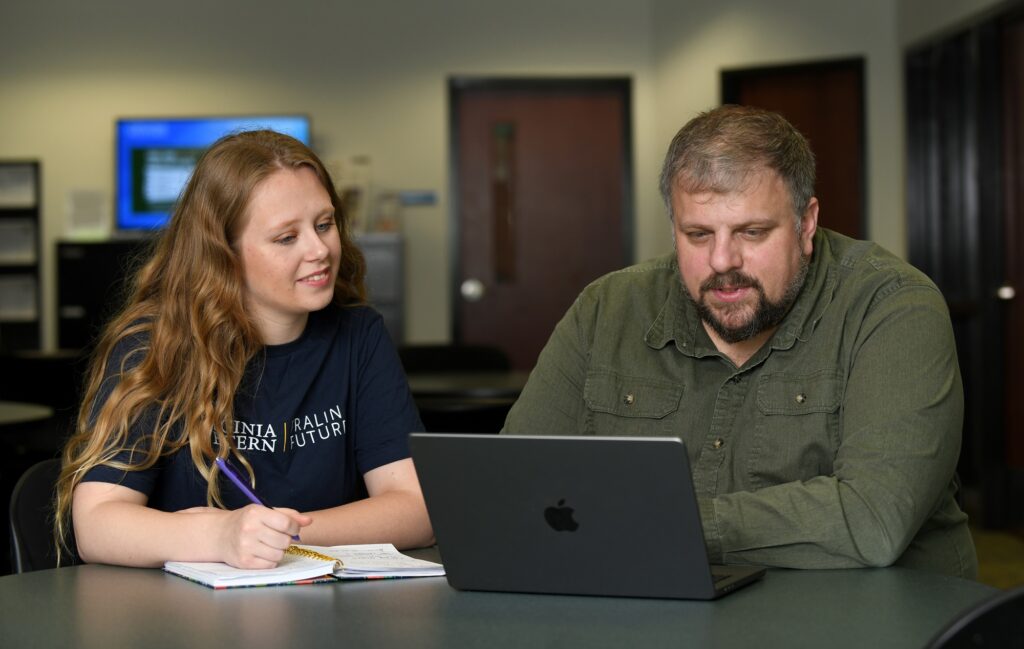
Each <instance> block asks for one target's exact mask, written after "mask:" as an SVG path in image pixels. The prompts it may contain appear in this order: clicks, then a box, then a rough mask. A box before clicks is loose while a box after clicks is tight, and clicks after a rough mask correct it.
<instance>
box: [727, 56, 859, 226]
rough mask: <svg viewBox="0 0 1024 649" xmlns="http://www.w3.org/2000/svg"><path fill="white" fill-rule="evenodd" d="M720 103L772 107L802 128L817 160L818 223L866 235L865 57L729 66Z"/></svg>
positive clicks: (769, 108) (770, 108) (771, 108)
mask: <svg viewBox="0 0 1024 649" xmlns="http://www.w3.org/2000/svg"><path fill="white" fill-rule="evenodd" d="M722 102H723V103H727V104H744V105H748V106H758V107H760V108H767V109H768V110H773V111H775V112H777V113H779V114H781V115H782V116H783V117H785V118H786V119H787V120H789V121H790V123H792V124H793V126H795V127H796V128H798V129H799V130H800V132H801V133H803V134H804V136H805V137H807V139H808V140H810V143H811V148H812V149H813V150H814V155H815V157H816V158H817V161H818V180H817V183H816V186H815V195H816V196H817V197H818V200H819V201H820V202H821V215H820V217H819V220H818V222H819V223H820V224H821V225H823V226H824V227H827V228H829V229H831V230H835V231H836V232H840V233H842V234H845V235H847V236H851V237H854V238H857V239H863V238H866V236H867V228H866V226H865V219H864V202H865V199H864V196H865V193H864V186H865V184H864V177H865V176H864V61H863V59H847V60H842V61H825V62H814V63H807V64H799V65H787V66H781V67H762V68H746V69H741V70H726V71H723V72H722Z"/></svg>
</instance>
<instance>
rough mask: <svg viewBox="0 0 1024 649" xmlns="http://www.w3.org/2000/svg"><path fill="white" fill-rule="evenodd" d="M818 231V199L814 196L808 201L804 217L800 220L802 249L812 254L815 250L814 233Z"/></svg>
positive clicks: (807, 253)
mask: <svg viewBox="0 0 1024 649" xmlns="http://www.w3.org/2000/svg"><path fill="white" fill-rule="evenodd" d="M817 231H818V199H817V198H816V197H814V196H812V197H811V200H809V201H807V208H806V209H805V210H804V219H803V221H801V222H800V233H799V235H800V250H801V251H803V253H804V255H807V256H810V254H811V253H812V252H814V233H815V232H817Z"/></svg>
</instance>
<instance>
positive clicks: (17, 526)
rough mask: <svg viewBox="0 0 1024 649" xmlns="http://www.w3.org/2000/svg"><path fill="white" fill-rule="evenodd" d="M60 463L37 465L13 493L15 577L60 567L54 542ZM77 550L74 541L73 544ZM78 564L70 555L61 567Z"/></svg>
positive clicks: (22, 478)
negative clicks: (33, 571) (55, 507)
mask: <svg viewBox="0 0 1024 649" xmlns="http://www.w3.org/2000/svg"><path fill="white" fill-rule="evenodd" d="M59 475H60V460H59V459H56V458H53V459H49V460H43V461H42V462H37V463H36V464H33V465H32V466H31V467H29V468H28V470H27V471H25V473H23V474H22V475H21V477H20V478H19V479H18V482H17V483H16V484H15V485H14V491H12V492H11V507H10V526H11V568H12V570H13V571H14V572H15V573H21V572H29V571H32V570H42V569H44V568H56V567H57V552H56V545H55V543H54V540H53V515H54V512H53V497H54V491H55V488H56V486H57V477H58V476H59ZM70 545H71V546H72V547H74V541H72V542H71V544H70ZM74 563H78V560H77V557H75V556H74V555H73V553H71V554H70V556H69V553H68V552H64V553H63V555H62V561H61V565H71V564H74Z"/></svg>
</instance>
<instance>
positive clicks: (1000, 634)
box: [926, 587, 1024, 649]
mask: <svg viewBox="0 0 1024 649" xmlns="http://www.w3.org/2000/svg"><path fill="white" fill-rule="evenodd" d="M976 647H998V648H999V649H1024V587H1020V588H1015V589H1013V590H1008V591H1004V592H1001V593H999V594H998V595H996V596H994V597H992V598H989V599H987V600H985V601H983V602H981V603H980V604H978V605H976V606H974V607H972V608H969V609H967V611H965V612H964V613H962V614H960V616H958V617H957V618H956V619H955V620H953V621H952V622H951V623H950V624H949V625H948V626H947V627H946V628H945V629H943V630H942V631H941V632H940V633H939V634H938V635H937V636H935V638H933V639H932V641H931V642H930V643H928V645H927V647H926V649H961V648H963V649H968V648H970V649H974V648H976Z"/></svg>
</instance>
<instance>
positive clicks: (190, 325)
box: [55, 130, 366, 549]
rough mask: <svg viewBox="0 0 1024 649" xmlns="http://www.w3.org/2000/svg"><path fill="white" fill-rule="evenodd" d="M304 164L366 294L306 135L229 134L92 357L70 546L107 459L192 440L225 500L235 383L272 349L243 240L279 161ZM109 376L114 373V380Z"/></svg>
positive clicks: (207, 160)
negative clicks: (127, 346)
mask: <svg viewBox="0 0 1024 649" xmlns="http://www.w3.org/2000/svg"><path fill="white" fill-rule="evenodd" d="M299 167H309V168H311V169H312V170H313V171H314V172H315V173H316V175H317V177H319V179H320V182H321V183H322V184H323V186H324V189H325V190H326V191H327V193H328V195H329V196H330V199H331V203H332V204H333V205H334V210H335V221H336V223H337V226H338V232H339V234H340V238H341V259H340V268H339V271H338V277H337V280H336V282H335V287H334V301H335V303H338V304H341V305H351V304H361V303H364V302H365V299H366V289H365V284H364V277H365V274H366V265H365V262H364V259H363V255H362V253H361V252H360V251H359V248H357V247H356V246H355V244H354V243H353V241H352V239H351V236H350V233H349V232H348V223H347V221H346V219H345V218H344V217H343V213H342V204H341V201H340V200H339V198H338V194H337V192H336V191H335V189H334V185H333V183H332V182H331V179H330V176H329V174H328V173H327V170H326V168H325V167H324V165H323V163H322V162H321V161H320V160H319V158H317V156H316V155H315V154H314V153H313V152H312V151H311V150H310V149H309V148H308V147H306V146H305V145H304V144H302V143H301V142H299V141H298V140H295V139H294V138H291V137H289V136H286V135H281V134H279V133H275V132H273V131H265V130H261V131H247V132H242V133H237V134H234V135H229V136H227V137H224V138H222V139H220V140H218V141H217V142H216V143H215V144H214V145H213V146H212V147H210V148H209V149H208V150H207V151H206V152H205V153H204V154H203V156H202V157H201V158H200V159H199V161H198V163H197V164H196V167H195V170H194V171H193V173H192V177H191V178H190V179H189V181H188V184H187V185H186V186H185V189H184V190H183V192H182V195H181V197H180V199H179V201H178V204H177V206H176V208H175V210H174V213H173V215H172V217H171V220H170V222H169V224H168V225H167V227H166V229H165V230H164V231H163V232H162V233H161V234H160V235H159V237H158V238H157V240H156V242H155V244H154V247H153V250H152V255H151V256H150V258H149V260H148V261H146V262H145V263H144V264H143V265H142V266H141V268H140V269H139V270H138V272H137V273H136V275H135V277H134V280H133V282H132V284H131V288H130V293H129V297H128V299H127V303H126V306H125V307H124V309H123V310H122V311H121V312H120V313H119V314H118V315H117V316H116V317H114V318H113V319H112V320H111V321H110V322H109V323H108V324H107V326H106V327H105V329H104V331H103V333H102V335H101V337H100V339H99V341H98V343H97V346H96V348H95V351H94V353H93V355H92V359H91V362H90V367H89V371H88V374H87V378H86V385H85V396H84V398H83V400H82V404H81V408H80V410H79V412H78V421H77V424H76V430H75V433H74V434H73V435H72V437H71V438H70V439H69V440H68V442H67V444H66V446H65V448H64V457H63V466H62V469H61V473H60V478H59V479H58V482H57V497H56V525H55V535H56V537H57V541H58V547H59V548H61V547H63V548H65V549H66V548H67V541H68V539H69V532H70V531H71V516H70V512H71V499H72V493H73V492H74V489H75V487H76V486H78V484H79V483H80V482H81V480H82V477H83V476H84V475H85V474H86V473H87V472H88V471H89V470H90V469H92V468H93V467H96V466H99V465H108V466H111V467H114V468H117V469H121V470H126V471H138V470H145V469H149V468H151V467H152V466H153V465H154V464H155V463H156V462H157V461H158V460H159V459H160V458H161V457H164V456H167V455H170V454H172V453H174V452H176V451H178V450H180V449H182V448H183V447H184V446H186V445H187V446H188V447H189V449H188V450H189V453H190V454H191V456H192V461H193V462H194V463H195V466H196V468H197V470H198V471H199V473H200V474H202V475H203V477H205V478H206V479H207V484H208V487H207V504H209V505H221V504H222V502H221V499H220V493H219V490H218V489H217V480H211V479H210V477H211V475H212V474H214V467H215V465H214V464H213V460H214V458H215V457H216V456H217V455H220V456H224V455H226V454H227V453H228V452H229V451H230V449H232V448H233V445H232V443H231V437H230V430H231V422H232V421H233V414H234V412H233V402H234V396H235V391H236V389H237V388H238V385H239V383H240V382H241V380H242V376H243V373H244V372H245V368H246V366H247V364H248V363H249V361H250V360H252V359H253V357H254V356H255V355H256V354H257V353H259V352H260V351H261V350H262V349H263V342H262V340H261V339H260V336H259V334H258V332H257V329H256V326H255V324H254V322H253V320H252V318H251V316H250V314H249V313H247V312H246V309H245V306H244V304H245V301H244V292H245V289H244V286H245V284H244V280H243V274H242V267H241V263H240V261H239V256H238V253H237V251H236V250H235V249H234V248H233V247H232V243H233V242H234V240H235V239H236V237H237V236H238V235H239V233H240V230H241V228H242V227H243V226H244V223H245V215H246V209H247V207H248V204H249V201H250V199H251V196H252V193H253V190H254V189H255V188H256V187H257V185H259V184H260V183H261V182H262V181H263V180H264V179H266V178H267V177H268V176H270V175H271V174H273V173H274V172H276V171H278V170H281V169H296V168H299ZM126 339H131V342H134V343H135V346H134V347H133V348H132V349H131V351H130V352H129V353H128V354H127V355H126V356H125V357H124V358H122V359H121V360H120V366H119V367H112V366H111V363H112V362H113V359H112V354H113V352H114V349H115V347H117V346H118V344H119V343H121V342H122V341H125V340H126ZM106 381H111V382H114V385H113V388H112V389H111V388H110V386H109V385H106V386H105V385H104V383H105V382H106ZM108 392H109V396H108V397H106V398H105V399H104V398H103V396H102V395H103V394H105V393H108ZM140 425H142V426H147V429H146V430H145V432H144V433H143V434H142V435H138V436H133V434H132V432H131V431H132V428H133V426H134V427H138V426H140ZM213 437H216V442H217V449H216V450H215V448H214V443H213ZM125 451H131V452H132V460H131V463H130V464H129V463H125V462H123V461H119V460H117V459H116V458H117V456H118V455H119V454H121V453H123V452H125ZM243 461H244V460H243Z"/></svg>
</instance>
